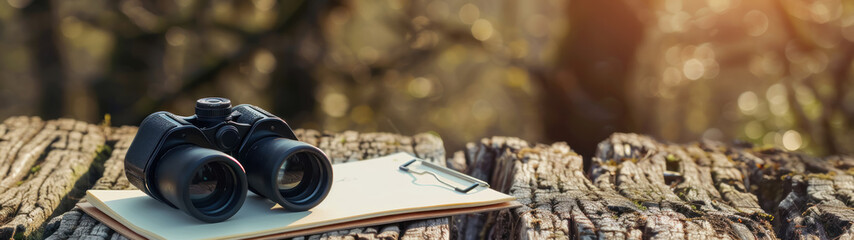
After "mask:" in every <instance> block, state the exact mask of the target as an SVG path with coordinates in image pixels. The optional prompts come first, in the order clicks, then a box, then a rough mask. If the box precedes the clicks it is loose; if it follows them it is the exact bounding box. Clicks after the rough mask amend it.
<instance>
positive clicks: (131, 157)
mask: <svg viewBox="0 0 854 240" xmlns="http://www.w3.org/2000/svg"><path fill="white" fill-rule="evenodd" d="M195 110H196V111H195V115H193V116H189V117H182V116H176V115H174V114H172V113H169V112H156V113H153V114H151V115H149V116H148V117H146V118H145V120H143V121H142V123H141V124H140V125H139V130H138V132H137V134H136V137H135V138H134V139H133V142H132V143H131V145H130V148H128V151H127V155H126V156H125V175H127V178H128V180H129V181H130V183H131V184H133V185H134V186H136V187H137V188H139V189H140V190H142V191H143V192H145V194H148V195H149V196H151V197H152V198H154V199H157V200H158V201H160V202H162V203H164V204H166V205H169V206H170V207H173V208H176V209H180V210H181V211H183V212H185V213H187V214H189V215H190V216H192V217H195V218H197V219H199V220H202V221H205V222H221V221H224V220H226V219H228V218H230V217H231V216H233V215H234V214H236V213H237V211H238V210H239V209H240V207H241V206H242V205H243V202H244V201H245V200H246V191H247V189H248V190H251V191H252V192H254V193H255V194H258V195H260V196H263V197H265V198H267V199H270V200H272V201H274V202H276V203H278V204H279V205H280V206H282V208H284V209H286V210H290V211H305V210H308V209H311V208H312V207H314V206H317V204H319V203H320V202H321V201H323V199H324V198H326V195H327V194H329V189H330V188H331V187H332V165H331V163H330V161H329V158H328V157H327V156H326V154H325V153H323V151H321V150H320V149H318V148H316V147H314V146H312V145H309V144H308V143H305V142H300V141H299V140H297V138H296V136H295V135H294V132H293V130H291V128H290V127H289V126H288V124H287V123H286V122H285V121H284V120H282V119H281V118H278V117H276V116H274V115H272V114H270V113H268V112H267V111H264V110H263V109H261V108H259V107H256V106H253V105H249V104H242V105H238V106H236V107H233V108H232V106H231V101H230V100H228V99H226V98H218V97H210V98H202V99H199V100H197V101H196V109H195Z"/></svg>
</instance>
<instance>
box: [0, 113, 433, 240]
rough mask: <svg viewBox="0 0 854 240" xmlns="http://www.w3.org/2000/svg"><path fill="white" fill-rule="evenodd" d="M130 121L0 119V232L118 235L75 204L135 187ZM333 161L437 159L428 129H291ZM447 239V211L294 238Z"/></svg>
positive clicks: (133, 129) (28, 235)
mask: <svg viewBox="0 0 854 240" xmlns="http://www.w3.org/2000/svg"><path fill="white" fill-rule="evenodd" d="M136 130H137V128H136V127H131V126H124V127H118V128H116V127H105V126H98V125H93V124H87V123H84V122H80V121H75V120H71V119H60V120H50V121H43V120H41V119H39V118H38V117H13V118H9V119H7V120H6V121H4V122H3V124H0V239H8V238H18V239H21V238H32V239H41V238H47V239H84V238H85V239H125V237H124V236H121V235H120V234H117V233H116V232H115V231H113V230H111V229H110V228H109V227H107V226H106V225H104V224H101V223H100V222H98V221H97V220H95V219H93V218H91V217H89V216H88V215H86V214H85V213H83V212H82V211H80V210H79V209H76V208H74V205H75V204H76V203H77V202H78V201H81V200H82V197H83V196H84V195H85V191H86V190H87V189H134V187H133V186H132V185H130V183H129V182H128V180H127V178H126V177H125V175H124V156H125V153H127V148H128V147H129V146H130V143H131V141H132V140H133V137H134V135H135V134H136ZM295 132H296V134H297V137H298V138H300V139H301V140H303V141H306V142H308V143H310V144H313V145H316V146H318V147H319V148H321V149H323V150H324V151H325V152H326V153H327V154H328V155H329V157H330V158H331V159H332V161H333V163H342V162H348V161H356V160H362V159H369V158H375V157H380V156H383V155H387V154H391V153H396V152H409V153H413V154H415V155H416V156H418V157H420V158H423V159H426V160H428V161H431V162H434V163H437V164H444V162H445V149H444V146H443V145H442V140H441V139H440V138H439V137H437V136H435V135H432V134H418V135H415V136H411V137H410V136H401V135H397V134H390V133H357V132H353V131H347V132H343V133H322V132H319V131H315V130H303V129H297V130H295ZM305 238H307V239H350V238H359V239H422V238H431V239H449V238H450V225H449V218H437V219H428V220H419V221H410V222H402V223H395V224H388V225H383V226H375V227H366V228H356V229H349V230H342V231H335V232H329V233H324V234H318V235H313V236H305V237H300V238H298V239H305Z"/></svg>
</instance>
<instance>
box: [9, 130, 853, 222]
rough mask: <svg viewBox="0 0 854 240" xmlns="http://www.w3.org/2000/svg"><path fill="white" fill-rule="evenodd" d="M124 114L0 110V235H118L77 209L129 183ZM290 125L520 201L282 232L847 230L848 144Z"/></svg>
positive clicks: (357, 154)
mask: <svg viewBox="0 0 854 240" xmlns="http://www.w3.org/2000/svg"><path fill="white" fill-rule="evenodd" d="M136 131H137V128H136V127H132V126H124V127H108V126H100V125H93V124H88V123H84V122H80V121H75V120H71V119H59V120H49V121H44V120H41V119H39V118H37V117H13V118H9V119H6V120H5V121H3V123H2V124H0V239H7V238H19V239H20V238H34V239H40V238H48V239H81V238H86V239H124V237H123V236H121V235H119V234H117V233H116V232H114V231H113V230H111V229H110V228H108V227H107V226H106V225H103V224H101V223H99V222H98V221H96V220H95V219H93V218H91V217H89V216H88V215H86V214H84V213H82V212H81V211H80V210H78V209H75V208H74V204H76V203H77V202H78V201H81V198H82V197H83V196H84V194H85V190H87V189H132V188H133V186H132V185H130V184H129V183H128V181H127V178H126V177H125V176H124V155H125V153H126V152H127V148H128V147H129V146H130V143H131V141H132V139H133V137H134V135H135V134H136ZM295 132H296V134H297V136H298V137H299V138H300V139H301V140H303V141H306V142H308V143H310V144H313V145H316V146H318V147H320V148H321V149H323V150H324V151H325V152H326V153H327V154H328V155H329V157H330V158H331V159H332V161H333V163H342V162H348V161H357V160H362V159H368V158H374V157H379V156H383V155H387V154H391V153H395V152H410V153H413V154H415V155H417V156H419V157H421V158H424V159H427V160H428V161H432V162H435V163H437V164H445V165H447V166H448V167H451V168H454V169H457V170H459V171H462V172H465V173H467V174H469V175H472V176H474V177H477V178H479V179H482V180H485V181H488V182H489V183H490V184H491V185H492V187H493V188H495V189H497V190H499V191H502V192H505V193H508V194H510V195H513V196H515V197H516V198H517V199H518V201H519V202H521V203H522V204H523V206H522V207H520V208H516V209H508V210H502V211H496V212H489V213H480V214H468V215H460V216H454V217H451V218H437V219H429V220H420V221H410V222H402V223H394V224H388V225H383V226H374V227H365V228H355V229H348V230H341V231H334V232H327V233H323V234H317V235H312V236H303V237H298V238H296V239H425V238H426V239H449V238H459V239H478V238H493V239H565V238H578V239H593V238H601V239H851V238H854V230H852V222H854V175H852V174H854V157H851V156H831V157H826V158H817V157H812V156H808V155H804V154H800V153H794V152H786V151H781V150H778V149H763V148H755V147H752V146H748V145H743V144H736V145H727V144H723V143H720V142H712V141H701V142H697V143H689V144H674V143H665V142H659V141H656V140H654V139H652V138H649V137H646V136H643V135H637V134H622V133H618V134H614V135H612V136H611V137H609V138H608V139H605V140H604V141H602V142H600V143H599V145H598V151H597V153H596V155H595V156H591V157H590V161H589V164H588V166H585V165H584V161H583V157H582V156H579V155H578V154H576V153H575V152H573V151H572V149H571V148H570V146H568V145H567V144H565V143H554V144H550V145H545V144H531V143H528V142H526V141H524V140H521V139H518V138H513V137H492V138H486V139H483V140H481V141H480V142H478V143H469V144H467V145H466V146H465V150H464V151H459V152H456V153H454V155H453V157H452V158H451V159H447V160H446V159H445V150H444V147H443V146H442V140H441V139H440V138H439V137H437V136H435V135H431V134H418V135H415V136H411V137H410V136H401V135H397V134H390V133H358V132H353V131H346V132H343V133H323V132H319V131H315V130H303V129H298V130H296V131H295Z"/></svg>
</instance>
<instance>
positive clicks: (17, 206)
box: [0, 117, 105, 239]
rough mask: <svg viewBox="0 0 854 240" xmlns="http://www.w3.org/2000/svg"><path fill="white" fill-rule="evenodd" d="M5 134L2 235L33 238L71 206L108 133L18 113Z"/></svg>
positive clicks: (0, 140) (0, 147)
mask: <svg viewBox="0 0 854 240" xmlns="http://www.w3.org/2000/svg"><path fill="white" fill-rule="evenodd" d="M0 134H2V137H0V156H2V160H0V179H2V180H0V239H7V238H12V237H25V236H33V233H38V232H37V231H38V230H39V228H40V226H41V225H42V224H44V223H45V222H46V221H47V220H48V219H49V218H50V217H51V216H52V215H54V214H57V213H60V212H63V211H67V210H68V209H70V205H69V204H68V203H69V202H70V201H69V200H68V199H67V198H68V197H70V196H72V192H73V190H74V188H75V185H77V184H80V181H82V182H85V181H87V180H88V178H89V177H90V166H91V165H92V164H93V162H94V161H95V158H96V156H97V154H96V153H97V151H98V150H99V147H101V146H103V145H104V142H105V137H104V133H103V132H102V131H101V128H100V127H98V126H95V125H92V124H87V123H84V122H79V121H75V120H71V119H59V120H50V121H43V120H41V119H39V118H36V117H13V118H9V119H6V120H5V121H4V122H3V124H2V125H0ZM35 237H38V236H37V234H36V235H35Z"/></svg>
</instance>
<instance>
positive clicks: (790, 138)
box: [783, 130, 803, 151]
mask: <svg viewBox="0 0 854 240" xmlns="http://www.w3.org/2000/svg"><path fill="white" fill-rule="evenodd" d="M802 144H803V139H801V134H800V133H798V131H795V130H788V131H786V133H784V134H783V147H784V148H786V150H789V151H794V150H798V149H799V148H801V145H802Z"/></svg>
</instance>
